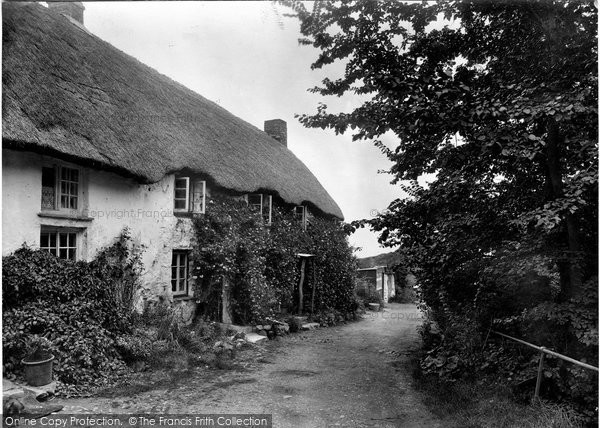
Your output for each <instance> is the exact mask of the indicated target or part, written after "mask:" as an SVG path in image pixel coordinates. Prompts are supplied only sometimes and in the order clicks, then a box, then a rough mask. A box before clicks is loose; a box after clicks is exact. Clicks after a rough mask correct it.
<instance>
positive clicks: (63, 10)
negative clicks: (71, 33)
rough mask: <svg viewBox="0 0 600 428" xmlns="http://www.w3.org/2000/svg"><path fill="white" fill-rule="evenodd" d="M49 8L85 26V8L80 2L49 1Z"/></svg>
mask: <svg viewBox="0 0 600 428" xmlns="http://www.w3.org/2000/svg"><path fill="white" fill-rule="evenodd" d="M48 8H49V9H51V10H53V11H55V12H57V13H60V14H63V15H65V16H67V17H69V18H71V19H73V20H75V21H77V22H79V23H80V24H81V25H83V11H84V9H85V7H84V6H83V3H81V2H80V1H49V2H48Z"/></svg>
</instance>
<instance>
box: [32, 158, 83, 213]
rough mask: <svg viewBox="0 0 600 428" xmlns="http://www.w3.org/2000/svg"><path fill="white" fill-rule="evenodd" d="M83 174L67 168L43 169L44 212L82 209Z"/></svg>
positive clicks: (50, 167) (51, 167) (75, 169)
mask: <svg viewBox="0 0 600 428" xmlns="http://www.w3.org/2000/svg"><path fill="white" fill-rule="evenodd" d="M80 189H81V174H80V171H79V169H77V168H70V167H66V166H48V167H43V168H42V210H69V211H73V210H77V209H79V208H80V205H81V204H80Z"/></svg>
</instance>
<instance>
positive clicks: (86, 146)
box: [2, 2, 343, 302]
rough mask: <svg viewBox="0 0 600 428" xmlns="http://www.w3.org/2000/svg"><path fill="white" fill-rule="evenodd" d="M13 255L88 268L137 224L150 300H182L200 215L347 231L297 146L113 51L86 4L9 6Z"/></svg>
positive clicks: (276, 130) (6, 94) (280, 124)
mask: <svg viewBox="0 0 600 428" xmlns="http://www.w3.org/2000/svg"><path fill="white" fill-rule="evenodd" d="M2 21H3V29H2V31H3V34H2V36H3V37H2V47H3V56H2V67H3V74H2V120H3V129H2V142H3V146H2V153H3V158H2V176H3V183H2V187H3V189H2V190H3V195H2V202H3V207H4V209H3V213H2V222H3V232H2V239H3V248H2V251H3V254H4V255H6V254H9V253H11V252H13V251H14V250H16V249H17V248H19V247H20V246H22V245H23V244H24V243H26V244H28V245H30V246H33V247H40V248H42V249H45V250H47V251H49V252H51V253H53V254H55V255H57V256H58V257H64V258H69V259H83V260H89V259H91V258H93V257H94V255H95V254H96V252H97V251H98V250H99V249H100V248H102V247H104V246H107V245H110V244H111V243H112V242H113V241H114V240H115V238H116V237H117V236H118V235H119V234H120V232H121V231H122V229H123V227H124V226H129V228H130V231H131V235H132V237H133V238H134V239H135V240H136V241H137V242H139V243H140V244H143V245H144V246H145V252H144V254H143V263H144V266H145V272H144V275H143V281H144V290H143V293H144V298H146V299H152V298H153V296H159V295H160V296H163V297H165V298H166V299H167V300H168V301H171V302H173V301H175V302H183V301H186V299H188V298H189V296H191V295H192V292H193V291H192V289H193V284H192V282H191V279H190V278H189V275H187V270H188V253H189V251H190V249H191V245H192V243H191V241H190V240H191V237H192V231H191V228H192V223H191V218H190V217H191V214H194V213H203V212H204V210H205V209H206V196H207V195H210V194H211V193H224V194H228V195H232V196H236V197H243V198H246V199H247V200H248V202H249V203H250V204H253V205H256V206H257V208H258V209H260V210H261V211H262V213H263V216H264V218H265V221H267V222H268V221H269V218H270V217H269V216H270V212H271V209H272V207H273V206H274V205H275V204H279V205H281V206H284V207H289V208H290V209H291V210H292V209H294V210H296V211H297V212H299V213H301V214H303V215H306V212H307V210H310V212H311V213H313V214H314V215H320V216H331V217H336V218H339V219H342V217H343V216H342V212H341V211H340V208H339V207H338V205H337V204H336V203H335V201H333V199H332V198H331V197H330V196H329V194H328V193H327V191H326V190H325V189H324V188H323V186H322V185H321V184H320V183H319V181H318V180H317V179H316V178H315V176H314V175H313V174H312V173H311V172H310V171H309V170H308V168H307V167H306V166H305V165H304V164H303V163H302V162H301V161H300V160H299V159H298V158H297V157H296V156H295V155H294V154H293V153H292V152H291V151H290V150H289V149H288V148H287V147H286V141H287V135H286V125H285V122H284V121H282V120H271V121H266V122H265V130H264V131H262V130H259V129H257V128H256V127H254V126H252V125H250V124H249V123H247V122H245V121H243V120H242V119H240V118H238V117H236V116H234V115H233V114H231V113H229V112H228V111H226V110H225V109H223V108H221V107H219V106H218V105H217V104H215V103H213V102H211V101H209V100H207V99H205V98H203V97H202V96H200V95H198V94H196V93H194V92H193V91H191V90H189V89H187V88H186V87H184V86H182V85H180V84H178V83H177V82H175V81H173V80H171V79H169V78H167V77H165V76H163V75H161V74H160V73H158V72H157V71H155V70H153V69H151V68H150V67H147V66H146V65H144V64H142V63H140V62H139V61H138V60H136V59H135V58H133V57H131V56H128V55H126V54H124V53H123V52H121V51H119V50H118V49H117V48H115V47H114V46H112V45H110V44H108V43H106V42H104V41H102V40H100V39H99V38H98V37H96V36H94V35H93V34H91V33H90V32H89V31H88V30H86V28H85V26H84V25H83V5H82V4H81V3H77V2H75V3H49V6H48V8H46V7H44V6H42V5H39V4H35V3H3V4H2Z"/></svg>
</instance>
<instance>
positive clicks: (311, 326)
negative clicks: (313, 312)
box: [301, 322, 320, 331]
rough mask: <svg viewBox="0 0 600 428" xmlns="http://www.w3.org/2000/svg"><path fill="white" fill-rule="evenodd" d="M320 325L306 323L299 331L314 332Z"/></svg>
mask: <svg viewBox="0 0 600 428" xmlns="http://www.w3.org/2000/svg"><path fill="white" fill-rule="evenodd" d="M319 327H320V324H319V323H318V322H308V323H306V324H302V328H301V330H304V331H307V330H314V329H315V328H319Z"/></svg>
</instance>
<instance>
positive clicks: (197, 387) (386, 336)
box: [56, 304, 440, 428]
mask: <svg viewBox="0 0 600 428" xmlns="http://www.w3.org/2000/svg"><path fill="white" fill-rule="evenodd" d="M419 323H420V317H419V313H418V312H417V309H416V307H415V306H414V305H401V304H389V305H388V307H387V308H386V309H385V310H384V311H383V312H377V313H375V312H368V313H367V315H366V316H365V317H364V320H362V321H360V322H357V323H351V324H347V325H343V326H339V327H332V328H324V329H319V330H314V331H310V332H305V333H300V334H295V335H290V336H288V337H285V338H283V339H282V340H280V341H272V342H269V343H268V344H266V345H265V348H266V351H267V352H266V353H267V355H269V357H268V361H266V362H263V363H261V364H258V365H255V366H254V368H251V369H249V370H245V371H218V370H217V371H215V370H212V373H209V372H207V371H205V372H198V373H197V374H196V375H193V374H192V375H190V374H189V372H188V373H187V374H186V375H185V376H182V379H180V381H178V382H167V384H166V385H163V386H162V387H158V388H155V389H152V390H150V391H146V392H143V393H139V394H136V395H135V396H133V397H113V398H94V399H72V400H58V399H57V400H56V401H57V404H64V405H65V409H64V412H65V413H80V412H90V413H91V412H94V413H100V412H102V413H103V412H110V413H138V412H140V413H204V414H205V413H272V414H273V425H274V427H277V428H279V427H294V428H296V427H311V428H312V427H338V426H339V427H408V428H412V427H437V426H440V425H439V423H437V422H436V420H435V418H434V417H433V416H432V415H431V414H430V413H429V412H428V410H427V408H426V406H425V405H424V404H423V403H422V402H421V401H420V398H419V396H418V394H417V393H416V392H415V391H413V390H411V387H410V373H407V372H406V366H407V365H406V364H405V363H406V359H407V358H408V354H409V353H410V350H411V349H414V347H415V346H417V342H418V335H417V332H416V327H417V326H418V325H419Z"/></svg>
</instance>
